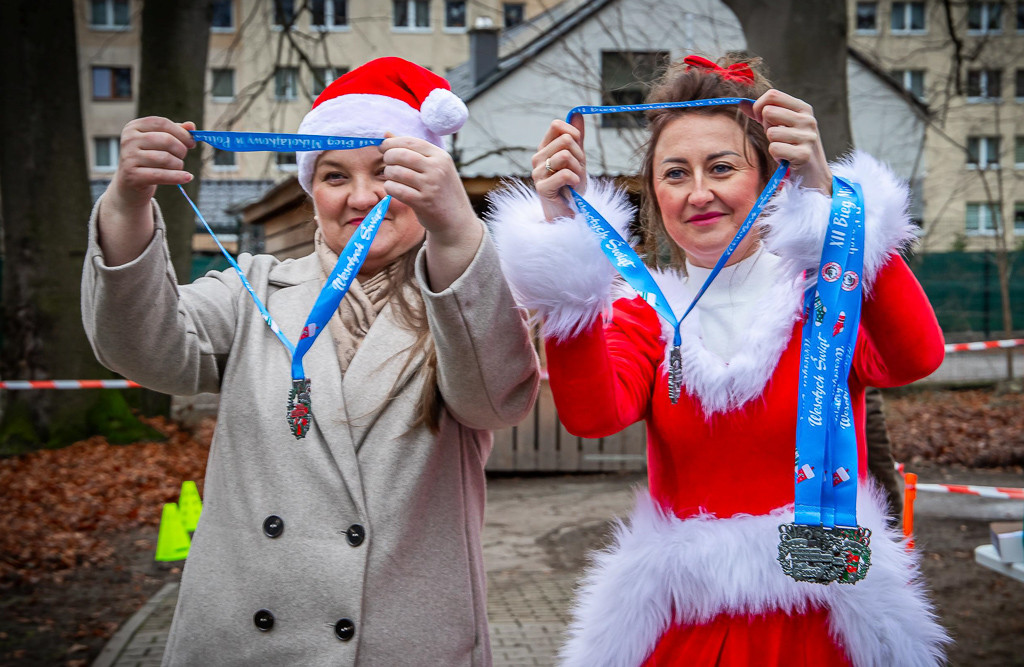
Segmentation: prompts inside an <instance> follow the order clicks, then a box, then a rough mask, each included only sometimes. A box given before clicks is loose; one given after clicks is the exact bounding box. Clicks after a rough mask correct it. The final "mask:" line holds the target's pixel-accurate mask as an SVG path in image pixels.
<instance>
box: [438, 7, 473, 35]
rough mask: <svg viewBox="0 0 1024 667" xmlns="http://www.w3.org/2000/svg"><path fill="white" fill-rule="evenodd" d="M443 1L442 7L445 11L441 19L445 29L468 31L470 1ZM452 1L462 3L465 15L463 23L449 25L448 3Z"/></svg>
mask: <svg viewBox="0 0 1024 667" xmlns="http://www.w3.org/2000/svg"><path fill="white" fill-rule="evenodd" d="M442 2H443V4H442V5H441V9H442V11H443V12H444V16H442V17H441V20H442V22H443V23H444V31H445V32H450V33H460V32H466V30H468V29H469V3H468V2H467V1H466V0H442ZM450 2H461V3H462V12H463V14H464V17H465V20H464V21H463V25H448V4H449V3H450Z"/></svg>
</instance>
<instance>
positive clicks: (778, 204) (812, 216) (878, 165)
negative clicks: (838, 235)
mask: <svg viewBox="0 0 1024 667" xmlns="http://www.w3.org/2000/svg"><path fill="white" fill-rule="evenodd" d="M830 167H831V169H832V173H833V174H835V175H836V176H841V177H843V178H846V179H848V180H851V181H854V182H856V183H859V184H860V185H861V188H862V189H863V191H864V208H865V217H864V279H865V287H869V286H870V285H871V284H872V283H873V282H874V277H875V275H876V274H877V273H878V271H879V270H880V269H881V268H882V267H883V266H884V265H885V263H886V262H887V261H888V260H889V258H890V257H891V256H892V255H894V254H896V253H897V252H899V251H900V250H901V249H903V248H905V247H908V246H909V245H910V244H911V243H913V241H914V239H915V238H916V236H915V234H914V231H915V226H914V224H913V223H912V222H911V220H910V216H909V215H908V214H907V206H908V205H909V201H910V190H909V189H908V188H907V186H906V184H905V183H904V182H903V181H902V180H901V179H900V178H899V177H898V176H896V174H895V173H893V171H892V170H891V169H890V168H889V167H888V166H887V165H885V164H883V163H882V162H879V161H878V160H876V159H875V158H873V157H871V156H870V155H868V154H867V153H864V152H863V151H853V152H852V153H851V154H850V155H848V156H847V157H845V158H843V159H842V160H839V161H838V162H835V163H833V164H831V165H830ZM831 206H832V199H831V197H828V196H826V195H824V194H822V193H821V192H819V191H818V190H814V189H810V188H802V187H800V185H799V183H788V182H787V183H785V184H784V185H783V186H782V188H781V190H780V191H779V192H778V193H776V195H775V197H774V198H773V199H772V203H771V205H770V206H769V209H768V210H766V211H765V214H764V215H763V216H762V218H761V224H762V225H764V226H765V227H767V234H765V236H764V242H765V245H766V246H767V248H768V249H769V250H771V251H772V252H773V253H775V254H777V255H779V256H780V257H782V258H784V259H786V260H788V261H789V262H791V263H793V264H794V266H795V267H796V268H799V269H814V270H817V268H818V265H819V263H820V260H821V248H822V245H823V243H824V241H825V228H826V226H827V224H828V219H829V215H830V212H831Z"/></svg>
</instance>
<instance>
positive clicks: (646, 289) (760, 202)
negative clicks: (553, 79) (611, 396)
mask: <svg viewBox="0 0 1024 667" xmlns="http://www.w3.org/2000/svg"><path fill="white" fill-rule="evenodd" d="M744 102H749V103H751V104H753V102H754V100H751V99H747V98H742V97H724V98H715V99H707V100H692V101H688V102H666V103H664V104H626V105H619V106H579V107H575V108H573V109H572V110H571V111H570V112H569V113H568V114H567V115H566V117H565V121H566V122H567V123H568V122H571V120H572V117H573V116H574V115H576V114H605V113H619V112H623V111H644V110H647V109H677V108H687V107H705V106H723V105H728V104H741V103H744ZM788 169H789V162H787V161H786V160H783V161H782V162H781V163H779V167H778V168H777V169H776V170H775V173H774V174H772V177H771V179H769V181H768V184H767V185H766V186H765V188H764V190H762V191H761V194H760V195H759V196H758V198H757V201H756V202H754V206H753V207H752V208H751V209H750V212H749V213H748V214H747V217H746V218H745V219H744V220H743V224H742V225H740V228H739V229H738V230H737V231H736V235H735V236H734V237H733V239H732V241H730V242H729V245H728V246H727V247H726V249H725V252H723V253H722V256H721V257H719V258H718V261H717V262H715V266H714V268H712V269H711V273H710V274H708V277H707V279H706V280H705V281H704V284H703V285H701V288H700V289H699V290H698V291H697V295H696V296H695V297H694V298H693V300H692V301H691V302H690V305H689V306H687V308H686V311H685V312H684V313H683V316H682V317H679V318H677V317H676V315H675V313H674V312H673V310H672V306H671V305H670V304H669V302H668V299H666V298H665V295H664V294H662V292H661V288H660V287H658V283H657V282H656V281H655V280H654V278H653V277H652V276H651V274H650V272H649V271H648V270H647V268H646V267H645V266H644V264H643V261H642V260H641V259H640V257H639V256H638V255H637V254H636V252H635V251H634V250H633V249H632V248H631V247H630V246H629V244H628V243H627V242H626V241H625V240H624V239H623V238H622V236H620V235H619V233H618V232H617V231H615V228H614V227H612V226H611V225H610V224H609V223H608V221H607V220H605V219H604V217H603V216H602V215H601V214H600V213H598V211H597V209H595V208H594V207H593V206H592V205H591V204H590V203H589V202H588V201H587V200H586V199H584V198H583V197H582V196H581V195H580V194H579V193H578V192H576V190H574V189H573V188H571V187H570V188H569V193H570V194H571V195H572V198H573V201H574V202H575V203H576V207H577V208H578V209H579V211H580V212H581V213H582V214H583V216H584V218H585V219H586V222H587V225H588V226H589V227H590V229H591V230H592V231H593V232H594V233H595V234H596V235H597V236H598V238H600V239H601V251H602V252H603V253H604V254H605V256H606V257H607V258H608V260H609V261H610V262H611V263H612V266H614V267H615V270H616V271H618V272H619V275H621V276H622V277H623V279H624V280H625V281H626V282H627V283H628V284H629V286H630V287H632V288H633V289H634V290H636V291H637V292H639V293H641V294H647V295H650V296H649V298H648V302H649V303H650V305H651V307H652V308H654V310H655V312H657V313H658V314H659V315H660V316H661V317H662V318H664V319H665V321H666V322H668V323H669V324H670V325H671V326H672V328H673V330H674V333H673V338H672V353H671V358H670V360H669V363H670V368H669V371H670V372H669V396H670V397H671V399H672V402H673V403H675V402H676V400H677V399H678V395H679V383H680V382H681V378H680V377H679V376H678V374H679V373H681V368H678V367H677V366H676V364H677V362H678V363H679V364H681V359H680V357H679V346H680V345H681V344H682V334H681V333H680V327H681V326H682V323H683V320H685V319H686V317H687V315H689V314H690V312H691V311H693V309H694V307H695V306H696V305H697V302H698V301H700V298H701V297H702V296H704V293H705V292H706V291H707V289H708V287H710V286H711V283H712V282H713V281H714V280H715V278H716V277H718V274H719V272H721V270H722V268H723V267H724V266H725V265H726V264H727V263H728V262H729V258H731V257H732V255H733V253H734V252H736V248H737V247H738V246H739V244H740V242H741V241H742V240H743V239H744V237H746V235H747V232H749V231H750V229H751V227H753V226H754V222H755V221H756V220H757V218H758V216H759V215H761V211H763V210H764V207H765V206H766V205H767V204H768V201H769V200H770V199H771V198H772V196H773V195H774V194H775V191H776V190H777V189H778V187H779V184H780V183H781V182H782V179H783V178H785V176H786V171H787V170H788ZM651 296H652V297H653V298H650V297H651Z"/></svg>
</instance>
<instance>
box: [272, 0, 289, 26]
mask: <svg viewBox="0 0 1024 667" xmlns="http://www.w3.org/2000/svg"><path fill="white" fill-rule="evenodd" d="M270 1H271V2H273V3H274V27H275V28H280V27H283V26H286V25H291V24H293V23H295V0H270Z"/></svg>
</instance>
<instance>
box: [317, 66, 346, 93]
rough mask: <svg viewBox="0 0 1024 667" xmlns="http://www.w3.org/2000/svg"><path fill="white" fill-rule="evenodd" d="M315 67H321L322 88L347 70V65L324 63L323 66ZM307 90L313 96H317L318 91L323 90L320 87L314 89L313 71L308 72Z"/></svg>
mask: <svg viewBox="0 0 1024 667" xmlns="http://www.w3.org/2000/svg"><path fill="white" fill-rule="evenodd" d="M315 69H322V70H323V71H324V74H325V76H324V88H326V87H327V86H329V85H331V84H332V83H333V82H334V80H335V79H337V78H338V77H339V76H341V75H343V74H347V73H348V72H349V69H348V68H347V67H328V66H326V65H325V66H323V67H316V68H315ZM309 92H310V93H311V94H312V95H313V96H314V97H316V96H318V95H319V94H320V93H322V92H323V88H321V89H320V90H319V91H318V90H317V89H316V72H315V71H311V72H310V81H309Z"/></svg>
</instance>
